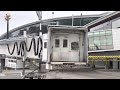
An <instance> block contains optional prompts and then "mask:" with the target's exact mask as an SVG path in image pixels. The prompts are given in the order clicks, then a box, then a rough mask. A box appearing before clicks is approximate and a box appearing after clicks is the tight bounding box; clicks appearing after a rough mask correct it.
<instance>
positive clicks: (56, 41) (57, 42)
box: [55, 39, 60, 47]
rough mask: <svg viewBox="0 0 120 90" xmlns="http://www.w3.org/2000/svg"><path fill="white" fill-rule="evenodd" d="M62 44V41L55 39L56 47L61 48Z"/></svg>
mask: <svg viewBox="0 0 120 90" xmlns="http://www.w3.org/2000/svg"><path fill="white" fill-rule="evenodd" d="M59 44H60V40H59V39H55V47H59Z"/></svg>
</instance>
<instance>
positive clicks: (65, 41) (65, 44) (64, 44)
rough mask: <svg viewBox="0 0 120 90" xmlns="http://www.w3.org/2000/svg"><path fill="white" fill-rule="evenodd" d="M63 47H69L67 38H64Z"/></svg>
mask: <svg viewBox="0 0 120 90" xmlns="http://www.w3.org/2000/svg"><path fill="white" fill-rule="evenodd" d="M63 47H67V39H64V40H63Z"/></svg>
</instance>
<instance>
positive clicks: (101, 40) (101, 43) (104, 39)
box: [100, 36, 106, 45]
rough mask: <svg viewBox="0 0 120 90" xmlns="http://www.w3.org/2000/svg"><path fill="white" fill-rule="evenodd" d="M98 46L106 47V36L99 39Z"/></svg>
mask: <svg viewBox="0 0 120 90" xmlns="http://www.w3.org/2000/svg"><path fill="white" fill-rule="evenodd" d="M100 45H106V36H101V37H100Z"/></svg>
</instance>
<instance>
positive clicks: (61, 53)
mask: <svg viewBox="0 0 120 90" xmlns="http://www.w3.org/2000/svg"><path fill="white" fill-rule="evenodd" d="M71 45H72V46H71ZM76 49H77V50H76ZM53 61H79V37H78V35H76V34H75V35H74V34H66V35H54V36H53Z"/></svg>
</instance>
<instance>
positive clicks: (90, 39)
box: [88, 37, 94, 46]
mask: <svg viewBox="0 0 120 90" xmlns="http://www.w3.org/2000/svg"><path fill="white" fill-rule="evenodd" d="M88 40H89V46H94V41H93V40H94V39H93V37H91V38H89V39H88Z"/></svg>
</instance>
